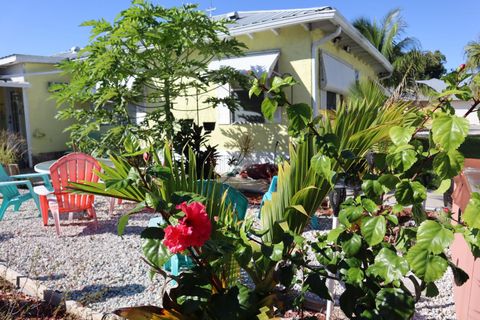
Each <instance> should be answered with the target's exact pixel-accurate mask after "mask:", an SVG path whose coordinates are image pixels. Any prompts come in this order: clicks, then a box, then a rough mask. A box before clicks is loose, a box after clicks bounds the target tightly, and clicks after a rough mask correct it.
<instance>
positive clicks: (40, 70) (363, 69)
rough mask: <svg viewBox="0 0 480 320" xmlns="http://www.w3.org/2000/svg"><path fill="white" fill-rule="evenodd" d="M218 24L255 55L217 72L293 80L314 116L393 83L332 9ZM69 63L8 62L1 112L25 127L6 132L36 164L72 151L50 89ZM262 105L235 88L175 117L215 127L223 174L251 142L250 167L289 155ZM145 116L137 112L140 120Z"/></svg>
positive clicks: (297, 96)
mask: <svg viewBox="0 0 480 320" xmlns="http://www.w3.org/2000/svg"><path fill="white" fill-rule="evenodd" d="M218 18H227V19H229V20H230V21H231V24H230V25H229V29H230V34H231V36H233V37H236V38H237V39H238V40H240V41H241V42H243V43H245V44H246V46H247V47H248V49H247V50H246V52H245V56H241V57H232V58H229V59H224V60H216V61H212V62H211V63H210V65H209V67H210V68H212V69H214V68H219V67H221V66H231V67H234V68H236V69H238V70H243V71H246V70H253V71H254V72H256V73H257V74H258V73H261V72H268V73H269V74H282V75H284V74H289V75H292V76H293V77H294V78H295V79H296V80H297V81H298V85H296V86H295V87H293V88H291V89H289V90H287V92H286V95H287V98H288V99H289V100H290V101H292V102H293V103H297V102H306V103H311V105H312V107H313V113H314V114H318V113H319V110H320V109H335V108H336V106H337V105H338V103H340V101H342V99H343V97H344V96H345V95H346V94H347V93H348V90H349V88H350V87H351V85H352V84H354V83H355V82H356V81H358V80H359V79H361V78H370V79H373V80H378V79H381V78H384V77H388V76H390V74H391V72H392V70H393V67H392V66H391V64H390V63H389V62H388V60H387V59H386V58H385V57H384V56H383V55H382V54H381V53H380V52H379V51H378V50H376V49H375V47H374V46H373V45H372V44H371V43H370V42H369V41H368V40H367V39H366V38H364V37H363V36H362V35H361V34H360V32H358V31H357V30H356V29H355V28H354V27H353V26H352V25H351V24H350V23H349V22H348V21H347V20H346V19H345V18H344V17H343V16H342V15H341V14H340V13H339V12H338V11H337V10H335V9H334V8H332V7H318V8H307V9H289V10H268V11H246V12H243V11H242V12H232V13H228V14H226V15H220V16H216V17H214V19H218ZM72 53H74V52H72ZM70 54H71V53H70ZM66 57H68V54H66V55H60V56H54V57H38V56H22V55H12V56H8V57H4V58H0V88H2V87H3V88H4V90H3V94H2V93H1V92H2V91H0V103H2V101H3V105H2V104H0V112H2V111H1V110H4V111H3V112H5V113H6V114H8V115H12V114H15V112H17V113H18V118H19V119H20V120H18V121H19V123H20V125H17V126H13V125H12V124H8V123H7V124H3V126H7V127H8V128H13V130H17V131H18V130H23V131H21V132H22V134H24V135H25V137H26V138H27V141H28V144H29V163H30V165H31V164H32V162H35V160H36V159H40V158H41V157H42V153H45V152H49V153H55V152H57V151H61V150H63V149H65V141H66V136H65V134H64V133H62V129H63V128H64V127H66V124H65V123H64V124H62V123H60V122H59V121H57V120H55V119H54V115H55V112H56V111H55V106H54V101H52V100H48V96H49V94H48V84H49V83H50V82H58V81H67V79H65V78H64V77H62V76H61V75H60V74H59V73H58V71H57V70H55V67H54V64H55V63H58V61H60V60H61V59H63V58H66ZM2 80H3V82H2ZM12 92H18V94H19V95H20V96H21V98H22V101H23V104H22V106H23V110H24V112H23V113H21V112H19V111H16V110H17V109H18V107H15V103H13V104H12V101H13V100H12V98H11V97H10V96H11V95H12ZM212 94H215V95H217V96H218V97H222V96H225V95H232V94H233V95H235V96H236V97H237V98H238V99H239V100H240V102H241V103H240V104H241V106H242V107H241V108H240V109H239V110H237V111H235V112H230V111H229V110H228V108H226V107H222V106H219V107H217V108H215V109H213V108H211V107H210V106H208V105H206V104H205V103H204V101H205V98H207V97H208V96H209V95H210V96H211V95H212ZM2 95H3V96H2ZM261 100H262V99H260V98H254V99H249V98H248V91H246V90H244V89H242V88H239V87H237V86H235V84H230V85H228V86H221V87H218V88H215V90H212V91H211V92H208V93H203V94H202V93H200V94H197V95H196V96H194V97H185V98H181V99H178V100H177V101H175V103H174V113H175V116H176V117H177V118H186V119H192V120H193V121H194V122H196V123H199V124H208V125H210V126H211V125H212V124H215V128H214V130H213V131H212V132H211V144H212V145H218V150H219V152H220V155H221V158H220V161H219V164H218V167H217V169H218V170H219V172H226V171H228V170H230V169H231V168H230V167H229V165H228V162H229V161H228V159H229V158H232V157H238V155H239V150H240V149H241V148H242V143H245V141H250V144H251V146H250V147H251V148H253V151H252V152H251V154H249V156H248V157H247V158H246V162H245V163H255V162H257V163H258V162H273V161H275V157H276V156H279V155H285V154H286V152H287V148H288V135H287V128H286V117H285V115H284V114H282V111H281V110H279V111H278V112H277V114H276V115H275V119H274V121H272V122H269V121H267V120H265V119H264V117H263V116H262V114H261V111H260V104H261ZM144 112H145V110H140V109H138V108H137V110H136V113H137V118H139V117H140V118H141V117H142V115H144ZM23 123H24V124H23ZM1 126H2V124H0V128H1ZM19 128H20V129H19ZM245 137H248V139H247V138H245Z"/></svg>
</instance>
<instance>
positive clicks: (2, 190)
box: [0, 163, 20, 199]
mask: <svg viewBox="0 0 480 320" xmlns="http://www.w3.org/2000/svg"><path fill="white" fill-rule="evenodd" d="M11 180H12V178H10V176H9V175H8V174H7V172H6V171H5V169H4V168H3V165H2V164H1V163H0V194H2V196H3V197H4V198H7V199H12V198H15V197H17V196H18V195H20V193H19V192H18V189H17V186H2V182H8V181H11Z"/></svg>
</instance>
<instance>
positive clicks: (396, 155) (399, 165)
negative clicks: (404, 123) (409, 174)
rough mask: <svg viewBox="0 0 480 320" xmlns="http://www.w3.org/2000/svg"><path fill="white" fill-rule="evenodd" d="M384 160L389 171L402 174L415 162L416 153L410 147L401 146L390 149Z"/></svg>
mask: <svg viewBox="0 0 480 320" xmlns="http://www.w3.org/2000/svg"><path fill="white" fill-rule="evenodd" d="M385 160H386V161H387V165H388V167H389V168H390V170H391V171H395V172H404V171H407V170H408V169H410V168H411V167H412V166H413V165H414V164H415V162H416V161H417V152H416V151H415V150H414V149H413V146H411V145H401V146H398V147H397V148H395V149H392V150H391V152H390V153H389V154H388V155H387V157H386V158H385Z"/></svg>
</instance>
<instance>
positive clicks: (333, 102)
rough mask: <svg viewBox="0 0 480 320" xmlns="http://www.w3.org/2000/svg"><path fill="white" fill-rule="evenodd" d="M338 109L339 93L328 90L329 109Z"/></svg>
mask: <svg viewBox="0 0 480 320" xmlns="http://www.w3.org/2000/svg"><path fill="white" fill-rule="evenodd" d="M336 109H337V94H336V93H335V92H332V91H327V110H336Z"/></svg>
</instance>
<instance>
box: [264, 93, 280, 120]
mask: <svg viewBox="0 0 480 320" xmlns="http://www.w3.org/2000/svg"><path fill="white" fill-rule="evenodd" d="M277 108H278V102H277V100H275V99H273V98H270V97H266V98H265V99H263V101H262V113H263V115H264V116H265V118H266V119H267V120H269V121H272V120H273V116H274V115H275V112H276V111H277Z"/></svg>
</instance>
